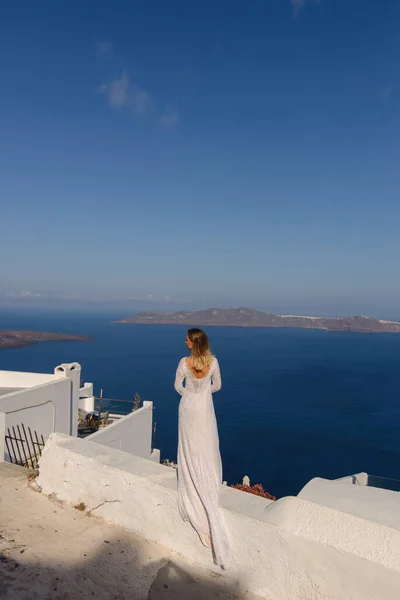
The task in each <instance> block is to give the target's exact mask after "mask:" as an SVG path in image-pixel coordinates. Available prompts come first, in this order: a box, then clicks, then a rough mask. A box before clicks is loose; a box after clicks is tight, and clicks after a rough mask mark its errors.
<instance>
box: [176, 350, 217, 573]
mask: <svg viewBox="0 0 400 600" xmlns="http://www.w3.org/2000/svg"><path fill="white" fill-rule="evenodd" d="M183 382H185V387H184V386H183ZM175 389H176V391H177V392H178V393H179V394H180V395H181V396H182V398H181V401H180V404H179V441H178V507H179V512H180V514H181V516H182V518H183V520H184V521H189V522H190V523H191V524H192V526H193V527H194V529H195V530H196V531H197V533H198V535H199V537H200V539H201V541H202V542H203V544H204V545H205V546H207V547H211V548H212V551H213V558H214V562H215V564H217V565H219V566H221V567H222V568H225V567H226V563H227V555H228V538H227V535H226V531H225V528H224V525H223V519H222V514H221V510H220V491H221V485H222V463H221V455H220V451H219V438H218V429H217V421H216V418H215V412H214V405H213V400H212V393H213V392H218V391H219V390H220V389H221V374H220V370H219V365H218V361H217V359H216V358H214V360H213V362H212V364H211V367H210V370H209V371H208V373H207V374H206V375H205V376H204V377H202V378H201V379H197V378H196V377H195V376H194V375H193V373H192V372H191V370H190V369H189V367H188V365H187V363H186V359H185V358H182V360H181V361H180V363H179V365H178V369H177V371H176V379H175Z"/></svg>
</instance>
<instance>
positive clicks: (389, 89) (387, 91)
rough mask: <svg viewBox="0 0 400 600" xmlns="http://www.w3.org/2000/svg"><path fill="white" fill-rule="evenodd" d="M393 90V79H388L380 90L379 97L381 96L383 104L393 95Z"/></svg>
mask: <svg viewBox="0 0 400 600" xmlns="http://www.w3.org/2000/svg"><path fill="white" fill-rule="evenodd" d="M394 90H395V85H394V83H393V81H390V82H389V83H388V84H387V85H386V86H385V87H384V88H383V89H382V90H381V93H380V97H381V100H382V102H384V103H385V104H386V102H389V100H390V99H391V97H392V96H393V93H394Z"/></svg>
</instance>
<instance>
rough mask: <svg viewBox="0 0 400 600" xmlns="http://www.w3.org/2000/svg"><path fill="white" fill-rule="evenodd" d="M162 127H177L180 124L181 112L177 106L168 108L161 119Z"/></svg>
mask: <svg viewBox="0 0 400 600" xmlns="http://www.w3.org/2000/svg"><path fill="white" fill-rule="evenodd" d="M159 122H160V125H162V126H163V127H175V125H178V123H179V122H180V117H179V112H178V109H177V108H176V106H167V107H166V109H165V111H164V112H163V113H162V114H161V115H160V117H159Z"/></svg>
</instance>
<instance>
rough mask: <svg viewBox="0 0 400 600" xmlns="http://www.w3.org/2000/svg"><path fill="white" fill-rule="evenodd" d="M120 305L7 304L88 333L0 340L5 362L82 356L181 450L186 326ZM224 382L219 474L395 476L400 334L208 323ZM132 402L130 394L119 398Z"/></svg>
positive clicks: (0, 358) (289, 481) (256, 479)
mask: <svg viewBox="0 0 400 600" xmlns="http://www.w3.org/2000/svg"><path fill="white" fill-rule="evenodd" d="M123 316H126V315H123V314H110V313H104V314H99V313H87V314H85V313H76V312H75V313H61V312H48V313H47V312H45V311H35V312H22V311H4V310H3V311H0V329H35V330H38V331H53V332H60V333H75V334H82V335H89V336H91V337H93V338H94V341H93V342H49V343H48V342H46V343H39V344H36V345H33V346H29V347H26V348H22V349H13V350H1V351H0V369H2V370H20V371H33V372H52V371H53V369H54V367H55V366H57V365H58V364H60V363H65V362H73V361H77V362H79V363H80V364H81V365H82V379H83V381H89V382H93V383H94V386H95V393H96V394H97V395H98V394H99V393H100V390H101V389H103V394H104V396H105V397H107V398H117V399H122V400H132V399H133V396H134V394H135V393H139V395H140V396H141V398H142V399H144V400H152V401H153V403H154V406H155V410H154V420H155V422H156V434H155V447H157V448H160V450H161V457H162V459H165V458H168V459H169V460H176V446H177V420H178V404H179V396H178V395H177V394H176V392H175V390H174V387H173V383H174V376H175V370H176V367H177V364H178V361H179V359H180V358H181V357H182V356H184V355H185V354H186V347H185V344H184V342H185V334H186V327H183V326H182V327H181V326H168V325H160V326H157V325H121V324H116V323H114V322H113V321H115V320H117V319H119V318H122V317H123ZM207 332H208V334H209V337H210V341H211V345H212V349H213V352H214V354H215V355H216V356H217V357H218V360H219V362H220V366H221V373H222V383H223V387H222V390H221V391H220V392H218V393H217V394H215V395H214V405H215V411H216V415H217V420H218V426H219V435H220V446H221V455H222V461H223V468H224V479H225V480H226V481H227V482H228V484H229V485H231V484H235V483H238V482H241V481H242V478H243V477H244V476H245V475H247V476H249V477H250V481H251V483H252V484H254V483H261V484H262V485H263V486H264V488H265V489H266V490H267V491H269V492H270V493H271V494H273V495H275V496H277V497H282V496H287V495H296V494H297V493H298V492H299V491H300V490H301V488H302V487H303V486H304V485H305V484H306V483H307V482H308V481H309V480H310V479H311V478H313V477H326V478H329V479H331V478H337V477H341V476H344V475H348V474H352V473H358V472H360V471H366V472H368V473H370V474H373V475H378V476H382V477H388V478H394V479H400V335H396V334H365V333H364V334H357V333H344V332H326V331H318V330H301V329H255V328H254V329H253V328H239V327H238V328H236V327H232V328H230V327H210V328H208V330H207ZM112 408H113V409H114V410H120V411H124V412H129V411H130V410H131V405H130V404H127V403H120V404H118V403H113V404H112Z"/></svg>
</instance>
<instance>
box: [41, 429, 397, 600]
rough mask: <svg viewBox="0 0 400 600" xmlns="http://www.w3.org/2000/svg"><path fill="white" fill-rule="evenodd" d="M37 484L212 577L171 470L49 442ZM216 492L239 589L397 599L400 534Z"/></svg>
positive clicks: (309, 505) (295, 501)
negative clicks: (200, 567) (183, 513)
mask: <svg viewBox="0 0 400 600" xmlns="http://www.w3.org/2000/svg"><path fill="white" fill-rule="evenodd" d="M38 484H39V485H40V486H41V488H42V491H43V493H45V494H55V495H56V497H58V498H59V499H60V500H63V501H66V502H69V503H71V504H74V505H76V504H79V503H81V502H83V503H84V504H85V506H86V509H87V510H88V511H91V514H94V515H96V516H100V517H102V518H104V519H105V520H106V521H108V522H110V523H113V524H115V525H119V526H121V527H124V528H126V529H129V530H131V531H134V532H136V533H137V534H139V535H141V536H143V537H145V538H148V539H151V540H155V541H157V542H159V543H161V544H163V545H164V546H167V547H169V548H172V549H173V550H175V551H177V552H179V553H181V554H183V555H185V556H186V557H188V558H189V559H191V560H193V561H196V562H198V563H200V564H202V565H204V566H205V567H209V568H212V569H213V570H216V568H215V567H213V565H212V562H211V555H210V552H209V550H207V549H206V548H204V547H203V546H202V545H201V544H200V542H199V540H198V537H197V534H196V533H195V532H194V530H193V529H192V527H191V526H190V525H189V524H184V523H183V522H182V520H181V518H180V516H179V513H178V510H177V497H176V473H175V472H174V470H173V469H170V468H168V467H164V466H162V465H158V464H154V463H152V462H150V461H148V460H144V459H142V458H139V457H136V456H132V455H129V454H126V453H123V452H120V451H118V450H114V449H112V448H106V447H102V446H100V445H99V444H95V443H92V442H90V441H87V440H79V439H72V438H69V437H67V436H61V435H58V434H54V435H52V436H51V437H50V439H49V441H48V442H47V444H46V448H45V451H44V454H43V456H42V459H41V461H40V475H39V479H38ZM349 487H350V486H349ZM222 493H223V506H224V510H223V516H224V520H225V522H226V526H227V528H228V532H229V537H230V542H231V564H230V567H229V568H228V570H227V571H226V576H227V577H230V578H232V579H234V580H235V581H238V582H239V583H240V585H241V587H242V589H247V590H249V591H251V592H253V593H255V594H258V595H260V596H261V597H263V598H266V599H269V600H272V599H274V600H277V599H279V600H350V599H351V600H398V597H399V593H398V590H399V589H400V531H399V530H397V529H394V528H390V527H387V526H384V525H380V524H378V523H373V522H370V521H367V520H365V519H361V518H359V517H356V516H354V515H350V514H346V513H344V512H340V511H338V510H334V509H332V508H330V507H327V506H321V505H319V504H316V503H314V502H310V501H307V500H305V499H302V498H293V497H288V498H283V499H281V500H278V501H277V502H274V503H268V502H267V501H265V502H263V501H262V499H259V498H258V499H257V501H258V502H257V503H256V504H257V506H256V509H257V510H256V511H255V512H254V513H253V507H254V499H253V498H252V497H251V496H249V497H248V507H247V508H246V506H245V505H246V504H247V501H246V494H245V493H242V495H241V496H240V498H241V507H240V508H238V507H237V503H236V498H238V497H239V496H238V494H241V492H238V491H236V490H232V489H229V488H222ZM228 507H229V508H228ZM235 507H236V510H235ZM252 514H253V515H254V516H251V515H252ZM218 572H219V573H221V572H220V571H219V570H218Z"/></svg>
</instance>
